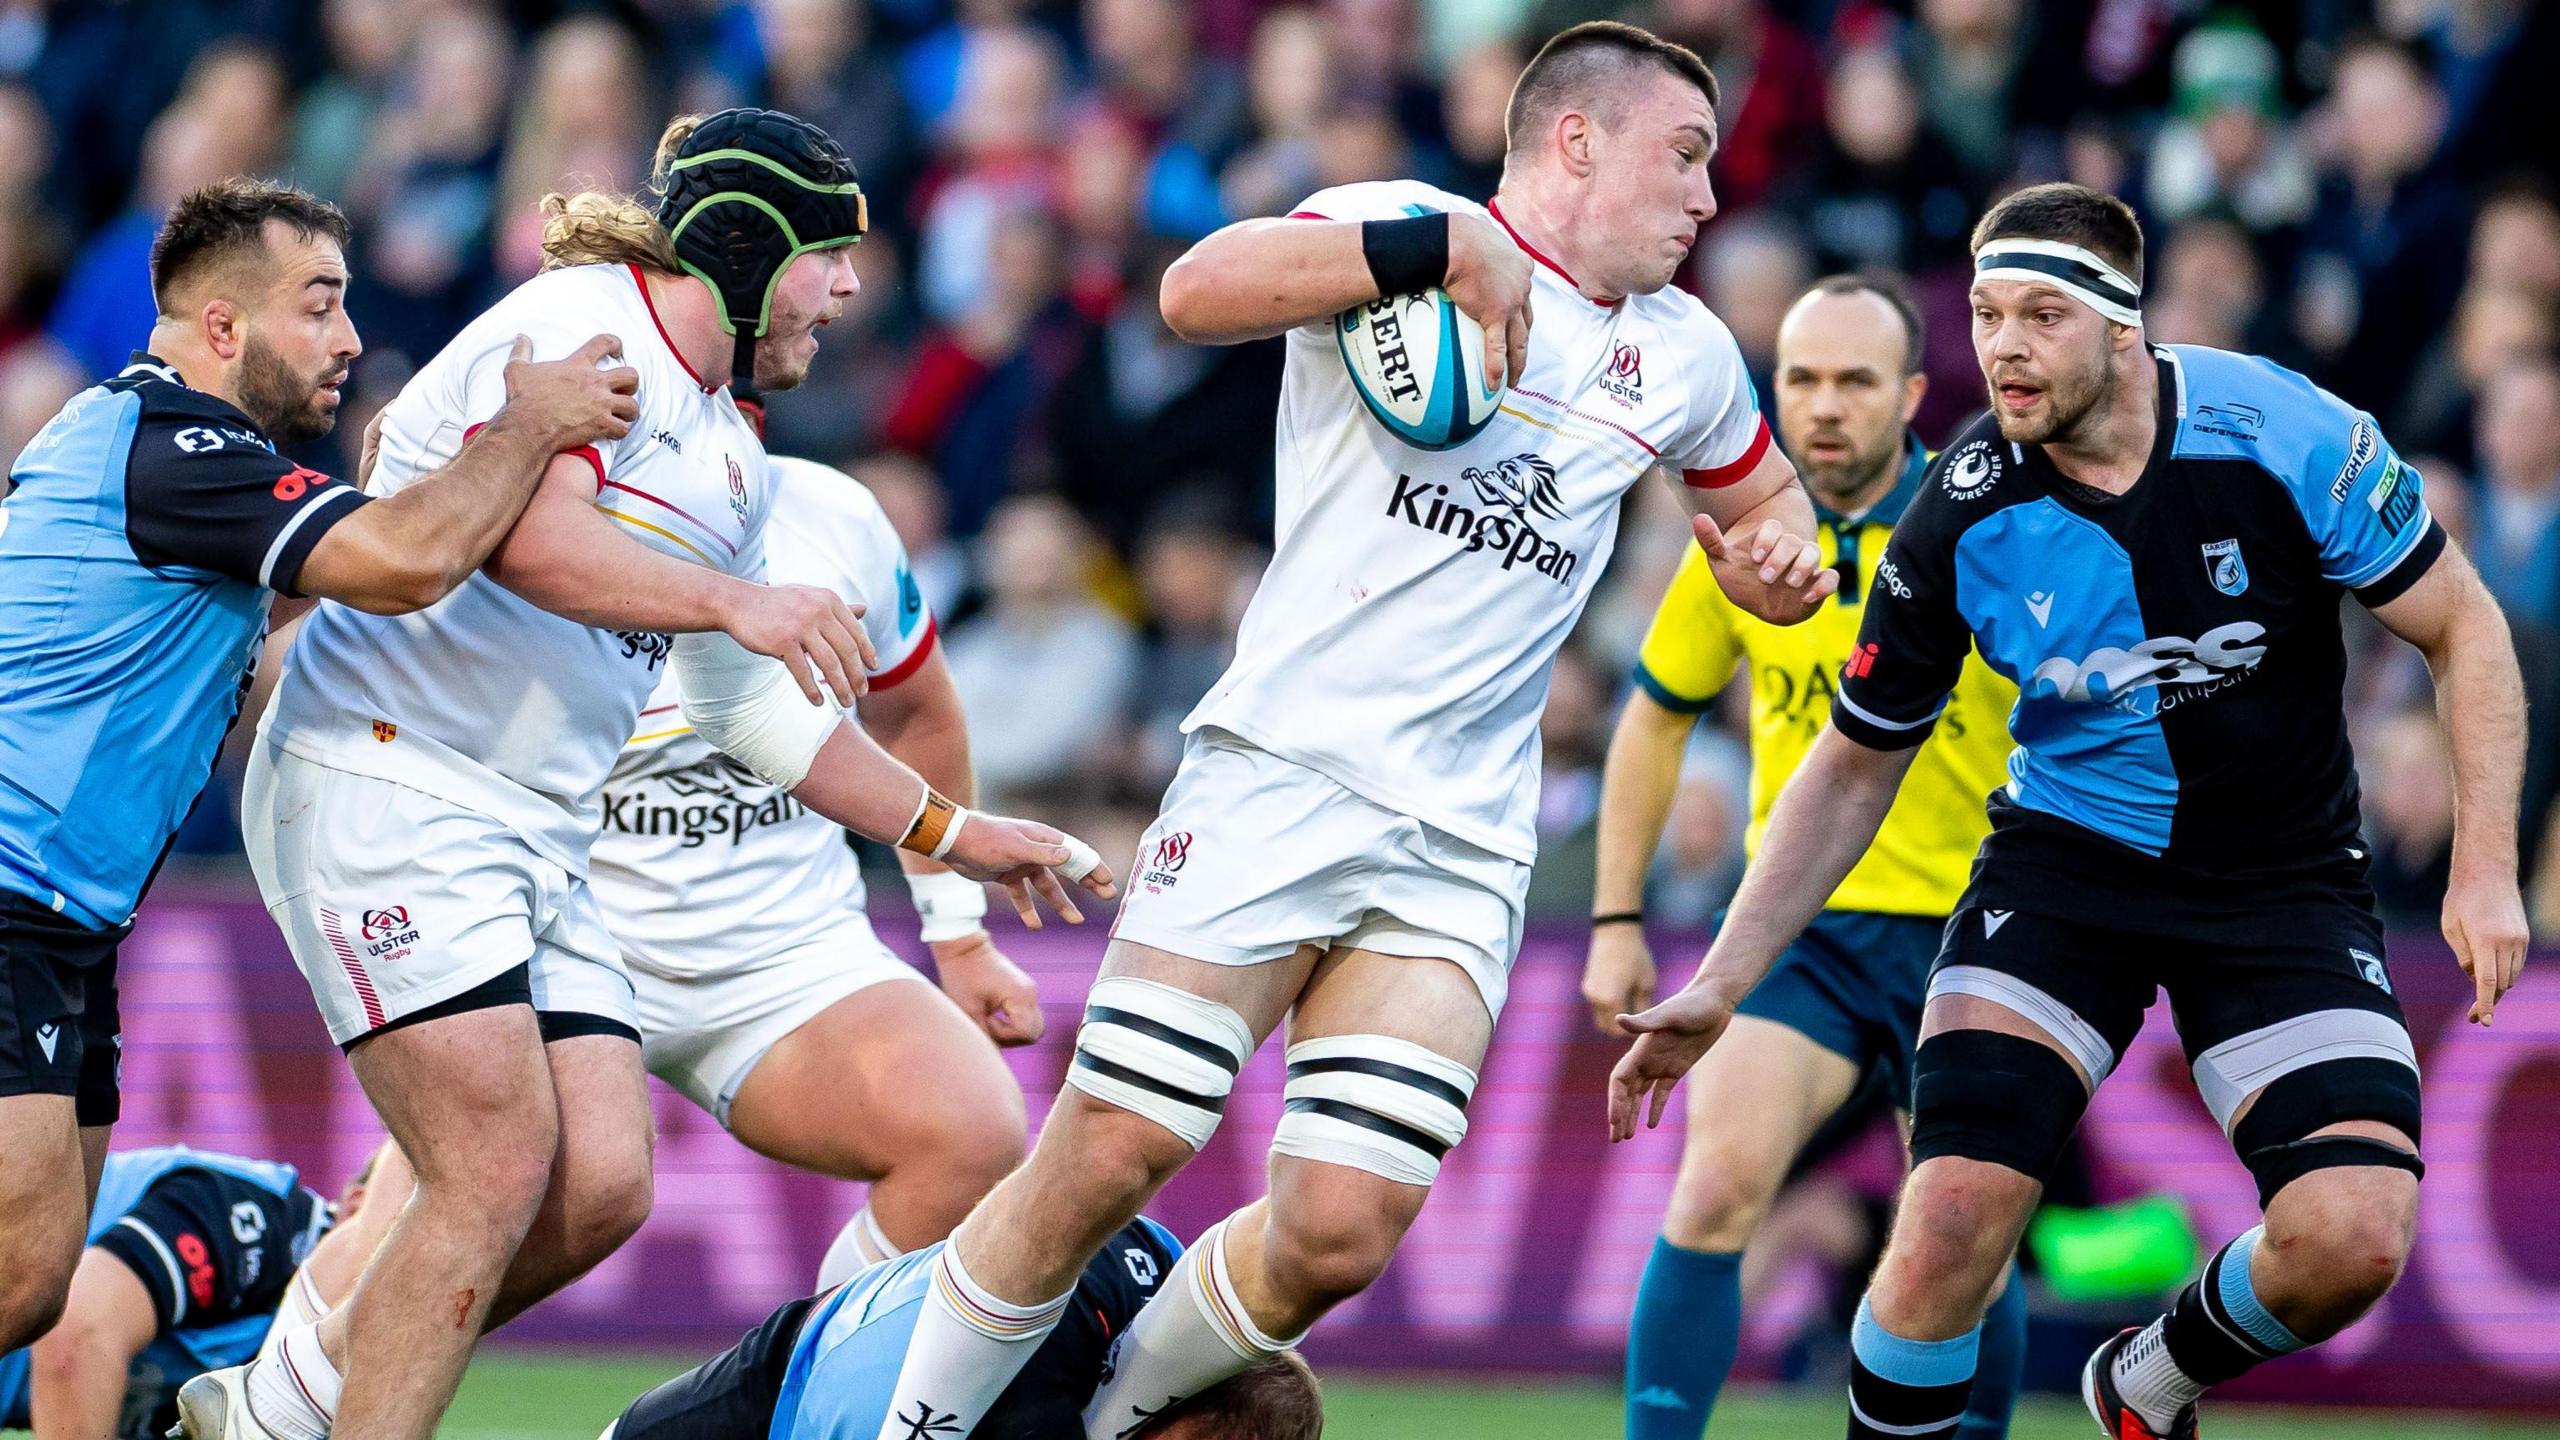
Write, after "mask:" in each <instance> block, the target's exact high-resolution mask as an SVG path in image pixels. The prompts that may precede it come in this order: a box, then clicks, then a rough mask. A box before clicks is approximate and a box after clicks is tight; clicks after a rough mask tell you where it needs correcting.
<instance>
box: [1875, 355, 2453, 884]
mask: <svg viewBox="0 0 2560 1440" xmlns="http://www.w3.org/2000/svg"><path fill="white" fill-rule="evenodd" d="M2153 353H2154V355H2155V357H2156V362H2155V363H2156V364H2157V365H2158V367H2159V375H2160V429H2159V432H2158V439H2157V441H2156V442H2155V444H2154V446H2153V450H2152V455H2151V460H2150V463H2149V465H2148V466H2147V467H2146V468H2145V469H2144V471H2143V474H2142V477H2141V478H2140V479H2139V480H2138V481H2137V482H2136V483H2135V484H2134V485H2133V487H2132V488H2131V489H2130V490H2128V491H2126V492H2125V493H2124V494H2123V495H2121V496H2115V497H2110V496H2107V495H2105V494H2103V493H2102V492H2099V491H2096V490H2093V489H2090V488H2089V487H2086V486H2081V485H2078V484H2076V483H2075V482H2073V481H2071V480H2069V479H2068V478H2066V477H2064V476H2063V475H2061V474H2060V472H2058V471H2056V470H2055V469H2054V468H2053V466H2052V464H2051V463H2050V462H2049V461H2048V460H2047V459H2046V458H2045V456H2044V453H2043V451H2042V450H2041V449H2040V448H2037V447H2033V446H2019V445H2014V444H2011V443H2010V442H2008V441H2006V440H2003V439H2002V438H2001V437H2000V432H1999V428H1998V426H1997V424H1996V423H1995V422H1994V420H1993V419H1992V417H1990V416H1984V417H1983V418H1981V419H1979V420H1977V421H1976V422H1975V423H1974V424H1973V425H1971V426H1969V427H1967V429H1966V430H1965V431H1964V432H1963V434H1961V435H1960V436H1958V437H1957V439H1956V441H1955V442H1954V443H1953V444H1950V445H1948V446H1947V447H1946V449H1945V450H1944V451H1943V452H1942V453H1941V454H1940V455H1939V456H1938V459H1937V461H1936V463H1935V464H1934V465H1932V466H1931V468H1930V472H1929V477H1928V482H1927V484H1926V486H1925V488H1924V489H1923V492H1922V494H1921V495H1920V497H1919V498H1918V499H1917V500H1916V501H1915V502H1914V503H1913V504H1912V506H1911V508H1910V510H1909V512H1908V513H1907V514H1906V515H1905V517H1904V519H1903V522H1902V524H1901V525H1900V526H1899V527H1898V528H1897V529H1896V530H1895V531H1894V535H1893V541H1892V544H1891V545H1890V546H1889V547H1888V549H1887V551H1886V555H1885V559H1884V561H1883V563H1882V564H1881V565H1880V566H1879V567H1878V570H1877V573H1876V579H1875V584H1874V588H1873V590H1872V592H1871V593H1870V595H1869V597H1868V602H1867V614H1866V620H1865V624H1864V626H1863V628H1862V630H1861V632H1860V635H1859V637H1858V638H1859V647H1858V649H1857V651H1856V652H1854V653H1853V654H1852V656H1851V658H1850V661H1849V664H1848V667H1847V669H1846V672H1845V674H1844V677H1843V681H1842V685H1841V689H1840V693H1839V696H1838V698H1837V701H1836V702H1835V704H1834V707H1833V712H1832V719H1833V723H1834V724H1835V725H1836V726H1837V727H1838V728H1839V729H1840V730H1841V731H1842V732H1843V733H1845V734H1847V735H1848V736H1849V737H1850V738H1851V739H1853V740H1856V741H1858V742H1860V743H1862V744H1865V745H1868V746H1871V747H1874V748H1877V749H1898V748H1903V747H1907V746H1912V745H1917V744H1918V743H1920V741H1921V739H1922V738H1923V737H1924V736H1926V735H1927V734H1928V733H1929V729H1930V726H1931V724H1932V723H1933V722H1934V720H1935V718H1936V716H1937V713H1938V711H1939V709H1940V708H1941V707H1942V706H1943V705H1944V703H1945V700H1946V696H1947V693H1948V691H1949V689H1950V688H1951V687H1952V686H1953V685H1954V683H1955V679H1956V674H1957V669H1958V666H1959V665H1960V664H1961V662H1962V661H1963V659H1964V656H1965V653H1966V651H1967V650H1968V649H1969V648H1973V647H1979V649H1980V650H1981V652H1982V655H1983V658H1984V659H1986V660H1987V661H1989V662H1990V664H1991V666H1992V668H1993V669H1995V670H1998V671H1999V672H2000V673H2001V674H2003V675H2006V676H2008V677H2009V678H2010V679H2012V680H2014V681H2016V682H2017V684H2018V687H2019V692H2020V693H2019V699H2018V704H2017V708H2016V709H2015V710H2014V711H2012V712H2011V715H2010V722H2009V730H2010V736H2011V738H2012V739H2013V740H2014V741H2015V742H2016V747H2017V748H2016V749H2015V750H2013V751H2012V752H2011V754H2010V757H2009V766H2008V769H2009V780H2008V783H2007V784H2006V785H2004V786H2003V787H2002V788H2001V789H2000V790H1998V791H1996V792H1994V795H1993V797H1992V803H1991V810H1992V818H1993V831H1992V835H1991V838H1990V839H1989V840H1987V841H1986V842H1985V844H1984V848H1983V852H1982V862H1981V863H1980V864H1979V865H1978V866H1977V870H1976V879H1975V889H1974V893H1973V895H1972V896H1971V900H1972V901H1973V903H1979V904H1985V905H1992V906H2003V905H2014V906H2016V907H2017V908H2022V909H2027V910H2031V911H2033V910H2047V911H2050V910H2052V909H2054V908H2055V907H2056V906H2060V905H2069V906H2071V907H2072V908H2073V909H2074V910H2075V911H2076V912H2078V913H2087V904H2086V902H2087V900H2088V898H2089V891H2090V886H2091V885H2092V884H2095V885H2098V886H2100V887H2101V888H2105V887H2108V886H2110V885H2113V886H2114V888H2116V889H2117V890H2118V891H2119V892H2120V893H2121V894H2122V896H2123V897H2124V898H2127V899H2129V900H2133V899H2136V898H2137V897H2138V896H2139V895H2141V894H2143V893H2146V892H2148V891H2151V890H2153V889H2154V888H2156V887H2157V886H2158V885H2161V884H2169V885H2173V886H2177V887H2179V888H2180V889H2181V890H2192V889H2196V888H2202V889H2204V890H2207V891H2211V890H2213V889H2214V888H2216V887H2221V888H2223V889H2225V890H2229V891H2231V892H2233V894H2234V898H2235V899H2240V898H2242V893H2241V892H2244V891H2245V892H2250V893H2249V896H2248V898H2251V899H2254V900H2256V901H2261V902H2263V901H2265V900H2267V899H2269V898H2271V897H2272V895H2273V894H2274V893H2275V892H2273V891H2270V890H2269V889H2268V888H2267V886H2266V885H2264V884H2260V885H2256V886H2246V885H2242V886H2235V885H2233V884H2232V882H2234V881H2247V880H2252V879H2255V880H2259V881H2271V880H2274V879H2276V878H2277V877H2295V878H2297V879H2299V878H2306V877H2312V876H2319V877H2324V878H2323V883H2346V884H2354V883H2358V882H2359V880H2360V875H2361V870H2362V864H2361V862H2362V854H2361V852H2360V851H2359V850H2357V849H2356V848H2355V846H2356V843H2357V842H2356V830H2357V800H2358V797H2357V787H2356V776H2355V768H2354V758H2353V756H2352V755H2351V754H2350V753H2349V751H2348V748H2347V733H2346V719H2345V714H2344V706H2343V703H2342V698H2341V689H2342V686H2343V684H2344V679H2345V673H2346V651H2345V645H2344V642H2343V640H2342V639H2341V636H2340V631H2339V607H2338V602H2339V597H2340V596H2341V595H2342V594H2344V593H2348V592H2352V593H2353V594H2354V595H2355V596H2356V597H2357V598H2358V599H2359V600H2361V601H2362V602H2363V603H2364V604H2366V605H2369V606H2370V605H2380V604H2383V603H2385V602H2387V601H2389V600H2391V599H2393V598H2395V597H2397V596H2398V595H2400V594H2401V593H2403V592H2405V591H2406V590H2407V589H2408V588H2409V587H2410V586H2411V585H2412V584H2414V583H2416V581H2417V580H2418V578H2419V577H2420V576H2422V575H2424V574H2425V573H2426V571H2427V570H2428V568H2429V567H2430V566H2432V565H2434V563H2435V562H2436V559H2437V557H2439V556H2440V555H2441V554H2443V552H2444V547H2445V535H2444V531H2443V529H2442V528H2441V527H2440V526H2438V525H2437V524H2436V522H2435V520H2434V517H2433V516H2431V515H2430V514H2429V513H2428V511H2427V505H2426V500H2425V498H2424V496H2423V494H2422V493H2421V486H2420V482H2419V477H2418V472H2417V471H2415V470H2413V469H2411V468H2410V467H2409V466H2408V465H2407V464H2405V463H2404V462H2403V461H2402V460H2401V459H2400V457H2399V456H2398V455H2397V454H2395V453H2393V451H2392V449H2391V447H2390V445H2389V444H2388V443H2386V442H2385V441H2384V440H2383V438H2382V434H2381V431H2380V430H2379V428H2378V427H2376V425H2375V424H2374V421H2373V418H2372V417H2371V416H2369V415H2365V414H2362V413H2360V412H2358V411H2356V410H2354V409H2353V408H2351V407H2349V406H2348V405H2346V404H2345V403H2343V402H2341V401H2340V400H2338V399H2337V398H2336V397H2335V396H2332V395H2330V394H2328V393H2327V392H2326V391H2323V390H2321V389H2320V388H2319V387H2317V386H2315V385H2313V384H2312V383H2311V382H2310V381H2308V380H2306V379H2304V378H2303V377H2302V376H2300V375H2297V374H2295V373H2293V372H2292V371H2289V370H2286V369H2283V368H2282V367H2280V366H2277V365H2273V364H2270V363H2268V362H2267V361H2265V360H2261V359H2257V358H2254V357H2251V356H2246V355H2235V354H2231V353H2228V352H2226V351H2220V350H2209V349H2203V348H2200V347H2194V346H2167V347H2156V348H2155V350H2154V352H2153ZM2057 870H2059V871H2060V872H2062V875H2061V876H2057V875H2056V874H2055V873H2054V872H2056V871H2057ZM2039 871H2040V872H2043V873H2042V874H2041V875H2039V874H2037V873H2036V872H2039ZM2064 877H2067V878H2064ZM2057 879H2062V880H2063V883H2061V884H2060V885H2059V886H2057V884H2056V881H2057ZM2119 882H2121V883H2119Z"/></svg>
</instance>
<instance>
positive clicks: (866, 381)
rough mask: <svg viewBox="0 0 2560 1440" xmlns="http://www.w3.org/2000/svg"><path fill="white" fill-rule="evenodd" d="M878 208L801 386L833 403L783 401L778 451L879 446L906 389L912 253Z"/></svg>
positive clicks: (776, 416)
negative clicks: (850, 283) (852, 288)
mask: <svg viewBox="0 0 2560 1440" xmlns="http://www.w3.org/2000/svg"><path fill="white" fill-rule="evenodd" d="M872 213H873V215H874V217H875V219H874V220H873V227H874V228H873V229H872V230H871V232H870V233H869V234H867V235H865V236H863V237H862V243H861V244H859V245H856V246H854V247H853V274H854V279H855V281H856V282H857V283H859V284H860V285H861V287H862V288H861V290H860V291H859V292H857V293H856V294H855V295H854V297H853V299H851V300H850V301H848V302H846V304H845V307H844V313H842V314H840V315H838V316H837V317H836V319H835V323H834V324H832V325H830V326H828V327H827V330H828V340H827V343H826V344H824V345H822V346H820V347H818V358H816V359H815V360H812V361H810V362H809V378H808V379H806V380H804V381H802V382H801V385H800V389H801V391H802V392H803V393H805V394H809V395H818V396H825V397H826V398H827V403H823V404H807V403H802V404H793V405H785V406H781V407H779V408H777V409H776V410H775V411H774V412H773V413H772V415H771V416H769V417H768V419H767V428H766V430H765V437H766V443H767V445H769V446H770V447H771V448H772V450H773V453H775V454H777V455H856V454H861V453H863V452H865V451H868V450H874V449H877V448H879V445H880V443H881V442H880V427H881V420H882V417H884V416H886V415H887V414H888V413H889V409H890V407H891V405H893V404H894V403H896V400H897V397H898V395H899V394H900V393H901V392H902V391H903V390H904V389H905V386H906V379H907V367H908V363H909V361H908V356H909V353H910V351H911V350H912V349H913V346H914V341H915V337H916V335H917V333H918V331H919V330H920V329H921V326H922V322H921V320H920V319H919V318H918V317H917V314H916V308H915V291H914V287H912V286H910V285H909V284H907V280H906V276H905V274H904V273H903V267H902V265H901V263H900V262H901V260H902V258H903V256H904V255H905V253H906V252H905V251H904V250H903V249H902V248H901V247H900V245H899V242H898V234H897V232H896V231H893V230H890V229H888V228H886V227H884V226H881V225H880V223H879V221H878V220H877V218H876V217H877V215H878V213H879V212H878V211H877V210H876V209H875V210H874V211H873V212H872ZM937 613H939V612H937Z"/></svg>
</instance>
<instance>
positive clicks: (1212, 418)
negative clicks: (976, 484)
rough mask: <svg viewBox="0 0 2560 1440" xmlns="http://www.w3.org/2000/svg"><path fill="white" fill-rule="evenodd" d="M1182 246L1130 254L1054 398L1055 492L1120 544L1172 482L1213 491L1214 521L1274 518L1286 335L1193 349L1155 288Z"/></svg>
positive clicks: (1254, 526) (1253, 528)
mask: <svg viewBox="0 0 2560 1440" xmlns="http://www.w3.org/2000/svg"><path fill="white" fill-rule="evenodd" d="M1179 253H1180V247H1179V245H1178V244H1176V243H1174V242H1167V241H1156V242H1153V243H1150V244H1148V245H1146V246H1143V247H1141V248H1140V249H1139V251H1138V252H1137V253H1136V254H1135V255H1134V256H1133V257H1132V258H1131V260H1130V273H1129V276H1128V283H1127V284H1126V285H1125V286H1124V287H1123V288H1122V290H1121V296H1120V303H1119V305H1118V306H1116V307H1115V308H1114V309H1113V310H1112V312H1111V315H1110V318H1109V319H1107V320H1105V321H1104V322H1103V323H1102V324H1101V325H1099V326H1096V327H1094V329H1093V330H1092V331H1091V333H1089V334H1088V335H1087V336H1086V337H1085V342H1084V353H1083V354H1082V355H1080V356H1078V357H1077V359H1076V362H1075V365H1074V367H1073V368H1072V369H1070V370H1069V371H1068V372H1067V376H1066V378H1065V379H1064V380H1062V381H1061V382H1060V383H1059V385H1058V389H1057V393H1056V394H1055V395H1054V396H1053V397H1052V398H1051V401H1050V406H1049V419H1048V427H1047V431H1048V451H1049V454H1050V456H1051V458H1052V459H1053V460H1054V461H1055V463H1056V465H1057V467H1058V469H1057V482H1058V488H1059V490H1060V492H1061V493H1062V494H1063V495H1064V496H1065V497H1066V498H1067V499H1069V500H1070V501H1072V502H1074V504H1075V506H1076V508H1077V509H1079V510H1081V511H1083V512H1084V514H1085V515H1086V516H1087V517H1088V518H1089V519H1091V520H1092V521H1093V523H1094V524H1096V525H1097V526H1099V527H1101V530H1102V532H1103V534H1104V536H1105V537H1106V538H1108V539H1109V540H1110V541H1111V543H1112V544H1113V545H1115V546H1118V547H1121V548H1122V549H1124V550H1125V549H1127V548H1128V547H1130V546H1131V545H1133V544H1134V542H1135V541H1136V540H1137V538H1138V534H1139V531H1140V528H1141V527H1142V526H1143V525H1144V524H1145V523H1146V520H1147V517H1148V516H1149V515H1151V514H1153V513H1155V510H1156V507H1157V506H1158V505H1159V504H1160V503H1162V502H1163V500H1164V499H1165V497H1166V495H1167V493H1168V492H1169V490H1170V489H1171V488H1172V487H1173V486H1174V485H1175V484H1176V483H1177V482H1181V483H1186V484H1189V485H1192V486H1194V487H1198V486H1201V485H1204V484H1205V485H1207V486H1209V487H1212V488H1213V490H1214V499H1215V501H1216V504H1217V508H1218V511H1219V515H1220V519H1221V521H1222V522H1223V523H1226V524H1230V525H1235V526H1238V527H1240V528H1241V529H1243V530H1245V531H1246V532H1248V533H1258V532H1259V530H1260V528H1261V525H1262V523H1263V522H1264V521H1265V520H1266V519H1267V518H1268V516H1269V507H1270V498H1269V497H1270V493H1271V450H1270V447H1269V446H1268V445H1267V444H1264V443H1261V442H1262V440H1263V439H1264V438H1265V437H1267V436H1269V435H1270V434H1271V427H1272V424H1273V422H1274V418H1275V416H1276V414H1277V412H1278V409H1279V399H1280V346H1281V345H1282V343H1283V342H1282V341H1280V340H1276V339H1275V340H1265V341H1259V342H1256V343H1254V344H1250V345H1225V346H1204V345H1192V344H1188V343H1185V342H1184V340H1183V339H1182V337H1181V336H1179V335H1176V334H1174V333H1173V332H1172V331H1171V330H1169V329H1167V328H1165V323H1164V314H1163V312H1162V311H1161V310H1159V309H1158V308H1157V305H1156V290H1157V287H1158V286H1159V285H1160V284H1161V283H1162V282H1163V279H1164V271H1165V267H1166V266H1167V265H1169V264H1171V263H1172V261H1173V258H1174V256H1175V255H1177V254H1179Z"/></svg>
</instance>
